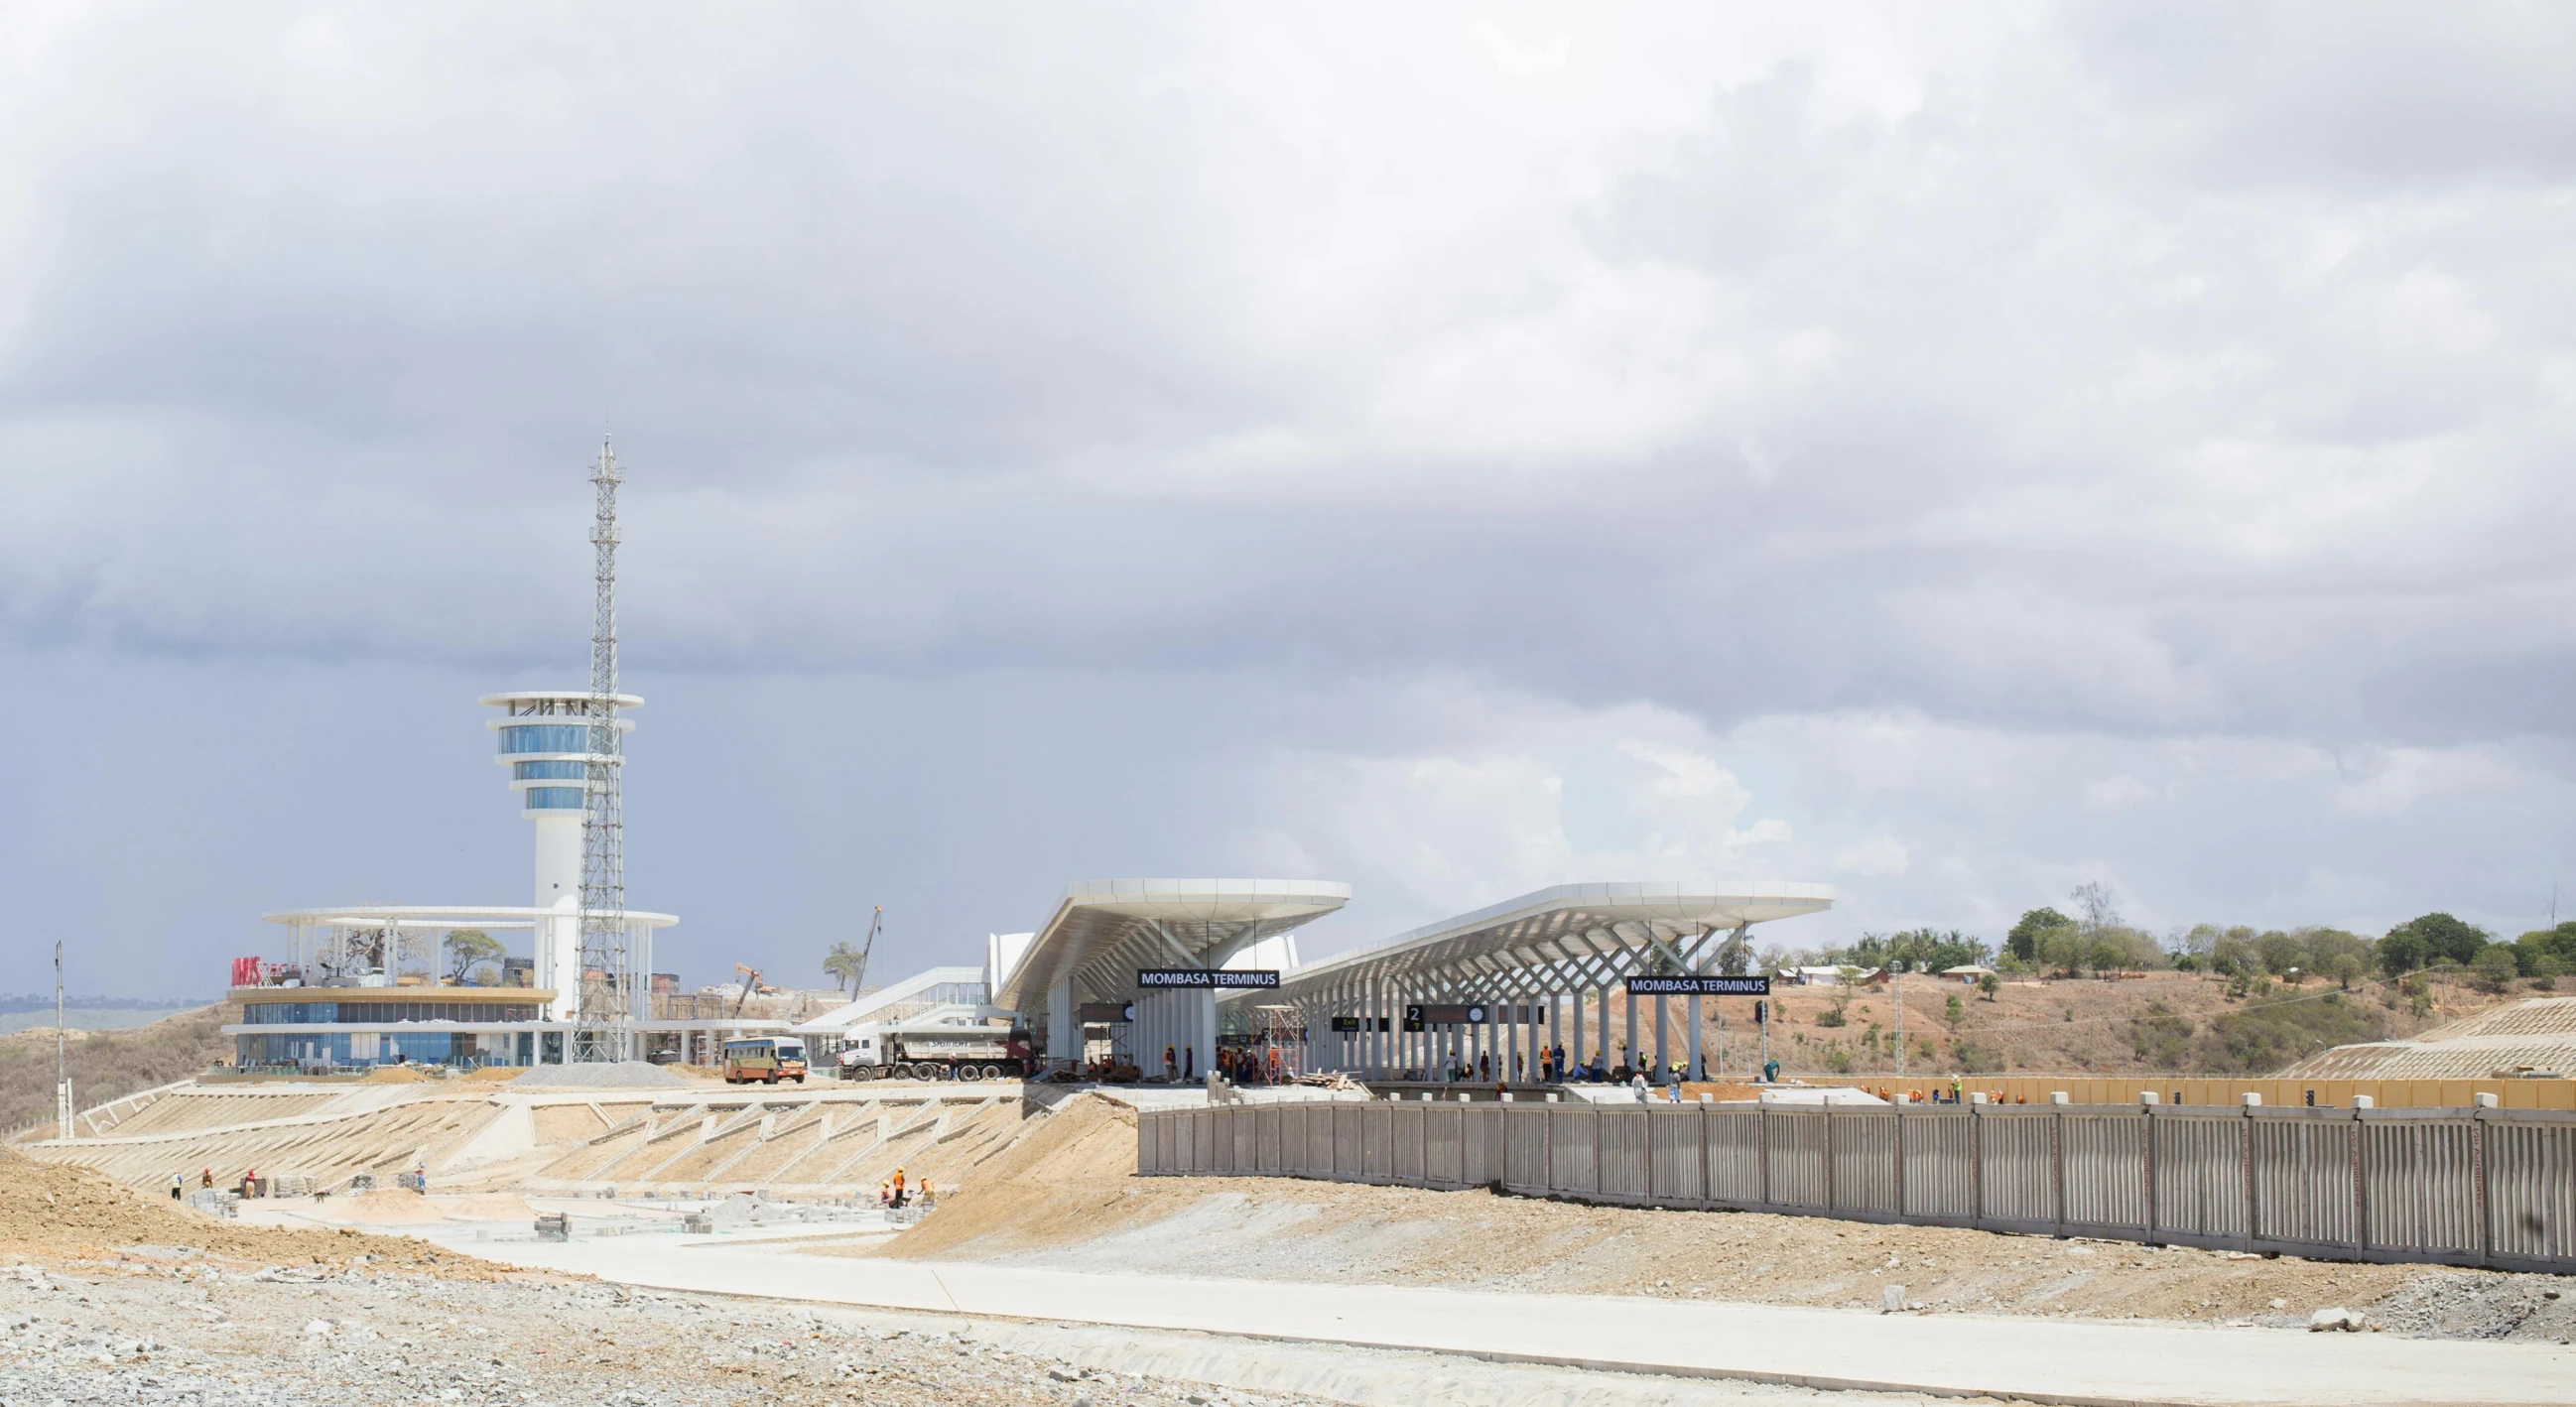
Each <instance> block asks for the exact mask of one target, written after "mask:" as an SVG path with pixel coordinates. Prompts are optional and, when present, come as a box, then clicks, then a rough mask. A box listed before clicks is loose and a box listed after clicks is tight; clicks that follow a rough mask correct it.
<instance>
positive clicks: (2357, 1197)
mask: <svg viewBox="0 0 2576 1407" xmlns="http://www.w3.org/2000/svg"><path fill="white" fill-rule="evenodd" d="M2369 1107H2370V1096H2369V1095H2366V1094H2357V1095H2354V1096H2353V1099H2352V1157H2351V1159H2350V1162H2351V1166H2352V1254H2353V1258H2354V1259H2355V1260H2358V1259H2360V1258H2361V1253H2362V1252H2364V1251H2366V1250H2368V1249H2370V1183H2369V1177H2370V1165H2369V1163H2368V1162H2367V1161H2366V1159H2367V1157H2368V1155H2367V1153H2365V1151H2364V1148H2363V1143H2364V1140H2365V1139H2367V1138H2368V1137H2369V1128H2368V1126H2367V1125H2365V1124H2363V1123H2362V1121H2361V1111H2362V1110H2364V1109H2367V1108H2369Z"/></svg>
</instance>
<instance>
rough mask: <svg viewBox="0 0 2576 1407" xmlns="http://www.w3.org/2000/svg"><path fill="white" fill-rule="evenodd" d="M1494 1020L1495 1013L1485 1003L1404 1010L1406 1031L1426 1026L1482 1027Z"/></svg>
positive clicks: (1418, 1005)
mask: <svg viewBox="0 0 2576 1407" xmlns="http://www.w3.org/2000/svg"><path fill="white" fill-rule="evenodd" d="M1493 1019H1494V1016H1493V1011H1492V1009H1491V1008H1489V1007H1487V1006H1486V1005H1485V1004H1484V1003H1483V1002H1468V1003H1465V1004H1459V1003H1455V1002H1453V1003H1449V1004H1446V1005H1441V1004H1437V1003H1429V1002H1425V1003H1419V1004H1416V1005H1413V1006H1408V1007H1406V1008H1405V1009H1404V1029H1406V1030H1408V1031H1419V1030H1421V1029H1422V1028H1423V1026H1424V1025H1425V1024H1429V1025H1433V1026H1482V1025H1484V1024H1485V1023H1487V1022H1489V1021H1491V1020H1493Z"/></svg>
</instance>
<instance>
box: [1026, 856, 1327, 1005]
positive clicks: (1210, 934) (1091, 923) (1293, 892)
mask: <svg viewBox="0 0 2576 1407" xmlns="http://www.w3.org/2000/svg"><path fill="white" fill-rule="evenodd" d="M1350 898H1351V887H1350V886H1349V885H1347V884H1335V883H1332V882H1330V881H1327V880H1306V879H1113V880H1089V881H1085V882H1082V883H1078V884H1070V885H1067V886H1065V891H1064V898H1063V900H1062V901H1060V902H1059V903H1057V905H1056V906H1055V913H1054V914H1053V915H1052V916H1050V917H1049V918H1048V919H1047V921H1046V925H1045V926H1044V927H1042V928H1040V929H1039V930H1038V932H1037V936H1036V937H1034V938H1032V939H1030V940H1029V946H1028V949H1027V951H1026V952H1024V953H1022V954H1021V955H1020V960H1019V961H1018V962H1017V963H1016V964H1014V965H1013V966H1012V968H1011V971H1010V973H1009V974H1008V975H1007V976H1005V977H1003V978H1002V979H1001V983H1000V985H999V986H998V987H997V988H996V989H995V991H994V993H993V1004H994V1005H995V1006H999V1007H1006V1008H1009V1009H1012V1010H1016V1011H1035V1010H1040V1009H1042V1008H1043V1005H1044V1002H1045V1000H1046V996H1047V993H1048V991H1049V989H1051V988H1052V987H1054V985H1055V984H1056V983H1057V982H1059V981H1064V980H1066V979H1071V981H1072V984H1073V999H1074V1000H1075V1001H1077V1002H1084V1001H1107V1000H1113V999H1123V998H1125V997H1126V996H1127V995H1128V994H1129V993H1131V992H1133V991H1134V990H1135V988H1136V973H1137V970H1138V969H1140V968H1153V967H1195V968H1216V967H1223V966H1224V965H1225V963H1226V961H1227V959H1229V958H1232V957H1233V956H1234V955H1235V954H1237V953H1239V952H1241V951H1243V950H1244V949H1245V948H1248V947H1250V946H1252V945H1253V944H1254V943H1256V942H1259V941H1260V940H1262V939H1265V938H1275V937H1277V936H1279V935H1280V934H1282V933H1285V932H1287V931H1289V930H1290V929H1293V928H1296V927H1298V926H1299V925H1301V924H1304V923H1307V922H1310V921H1312V920H1314V919H1318V918H1321V917H1323V916H1324V915H1326V914H1329V913H1331V912H1333V911H1334V910H1335V909H1338V908H1340V907H1341V906H1342V905H1344V904H1346V903H1349V902H1350Z"/></svg>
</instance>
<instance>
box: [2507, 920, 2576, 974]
mask: <svg viewBox="0 0 2576 1407" xmlns="http://www.w3.org/2000/svg"><path fill="white" fill-rule="evenodd" d="M2513 957H2514V961H2515V962H2516V963H2518V964H2520V965H2521V967H2522V975H2523V976H2525V977H2556V976H2558V975H2559V974H2561V973H2564V972H2566V971H2567V970H2568V969H2569V968H2571V967H2576V922H2571V923H2562V924H2560V925H2558V926H2557V927H2556V928H2539V929H2534V930H2532V931H2531V932H2529V933H2526V934H2524V935H2522V936H2521V937H2519V938H2516V939H2515V940H2513ZM2543 962H2555V963H2556V964H2557V966H2556V968H2555V970H2553V971H2548V972H2543V971H2542V970H2541V969H2540V964H2541V963H2543Z"/></svg>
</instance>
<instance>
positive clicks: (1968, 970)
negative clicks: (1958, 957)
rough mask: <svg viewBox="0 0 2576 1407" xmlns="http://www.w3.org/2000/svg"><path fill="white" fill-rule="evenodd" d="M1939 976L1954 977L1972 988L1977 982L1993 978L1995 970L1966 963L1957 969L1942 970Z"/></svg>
mask: <svg viewBox="0 0 2576 1407" xmlns="http://www.w3.org/2000/svg"><path fill="white" fill-rule="evenodd" d="M1941 975H1942V976H1944V977H1955V978H1957V979H1959V980H1960V981H1962V982H1965V983H1967V984H1968V985H1969V986H1972V987H1973V986H1975V985H1976V984H1977V983H1978V982H1979V981H1981V980H1983V979H1985V978H1988V977H1992V976H1994V975H1995V970H1994V969H1993V968H1991V967H1979V966H1978V965H1976V964H1975V963H1967V964H1964V965H1962V966H1959V967H1945V968H1942V969H1941Z"/></svg>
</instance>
